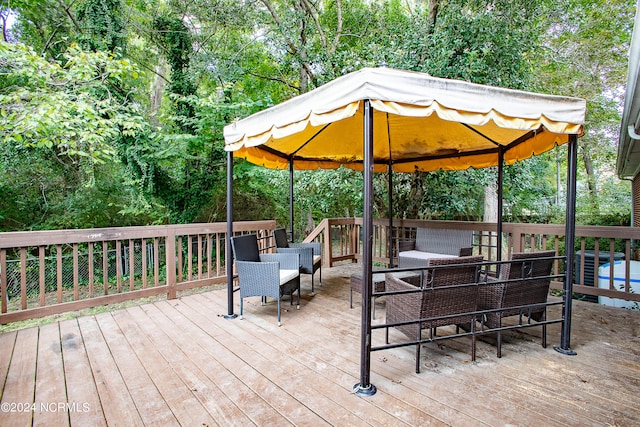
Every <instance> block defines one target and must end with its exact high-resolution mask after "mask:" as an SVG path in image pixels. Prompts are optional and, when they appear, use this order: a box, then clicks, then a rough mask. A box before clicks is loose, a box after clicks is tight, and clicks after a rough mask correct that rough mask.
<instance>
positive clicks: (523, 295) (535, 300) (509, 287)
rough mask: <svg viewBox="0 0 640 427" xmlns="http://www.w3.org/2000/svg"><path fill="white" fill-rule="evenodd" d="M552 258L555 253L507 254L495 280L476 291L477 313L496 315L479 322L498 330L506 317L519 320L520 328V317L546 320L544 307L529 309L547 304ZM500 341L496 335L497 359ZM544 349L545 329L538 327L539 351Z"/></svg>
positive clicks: (490, 280) (499, 353) (537, 320)
mask: <svg viewBox="0 0 640 427" xmlns="http://www.w3.org/2000/svg"><path fill="white" fill-rule="evenodd" d="M555 256H556V253H555V251H540V252H515V253H513V254H511V259H510V262H507V263H504V264H502V265H501V267H500V274H499V275H498V278H492V277H487V280H486V282H487V283H481V284H480V285H479V287H478V310H498V309H500V311H494V312H490V313H486V314H485V315H484V316H483V320H482V321H483V323H484V325H485V326H487V327H489V328H501V327H502V319H503V318H504V317H509V316H519V320H518V321H519V322H520V324H523V323H522V322H523V317H526V318H527V319H528V322H530V321H531V320H535V321H536V322H539V321H543V320H546V315H547V308H546V306H537V307H535V306H534V307H531V305H532V304H543V303H546V302H547V295H548V294H549V284H550V282H551V276H550V275H551V267H552V266H553V261H554V257H555ZM527 306H529V307H527ZM509 307H518V308H511V309H509ZM501 338H502V337H501V333H500V331H497V342H496V345H497V356H498V357H502V340H501ZM546 346H547V325H546V324H542V347H546Z"/></svg>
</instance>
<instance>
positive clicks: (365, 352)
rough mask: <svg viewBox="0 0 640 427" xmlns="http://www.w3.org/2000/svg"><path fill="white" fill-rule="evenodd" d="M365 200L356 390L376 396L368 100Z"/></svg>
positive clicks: (367, 104)
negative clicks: (358, 361)
mask: <svg viewBox="0 0 640 427" xmlns="http://www.w3.org/2000/svg"><path fill="white" fill-rule="evenodd" d="M363 146H364V148H363V149H364V169H363V172H364V200H363V216H364V219H363V224H362V226H363V239H364V242H363V245H362V326H361V332H360V382H359V383H357V384H354V386H353V392H354V393H355V394H358V395H360V396H373V395H374V394H376V391H377V389H376V386H374V385H373V384H371V382H370V373H371V295H372V274H373V207H372V202H373V108H372V107H371V101H370V100H368V99H365V100H364V141H363Z"/></svg>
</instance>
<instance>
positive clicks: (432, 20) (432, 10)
mask: <svg viewBox="0 0 640 427" xmlns="http://www.w3.org/2000/svg"><path fill="white" fill-rule="evenodd" d="M439 6H440V0H429V6H428V7H429V18H428V19H429V21H428V22H429V27H428V28H427V32H428V33H429V34H433V30H434V28H435V26H436V20H437V18H438V7H439Z"/></svg>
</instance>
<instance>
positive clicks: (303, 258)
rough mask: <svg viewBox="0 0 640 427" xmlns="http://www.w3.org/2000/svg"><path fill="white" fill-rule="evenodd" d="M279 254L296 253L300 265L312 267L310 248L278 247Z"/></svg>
mask: <svg viewBox="0 0 640 427" xmlns="http://www.w3.org/2000/svg"><path fill="white" fill-rule="evenodd" d="M277 250H278V253H279V254H297V255H298V256H300V266H301V267H304V268H312V267H313V249H312V248H278V249H277Z"/></svg>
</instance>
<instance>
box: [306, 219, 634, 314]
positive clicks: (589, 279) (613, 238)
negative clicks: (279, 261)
mask: <svg viewBox="0 0 640 427" xmlns="http://www.w3.org/2000/svg"><path fill="white" fill-rule="evenodd" d="M417 227H437V228H453V229H466V230H469V229H470V230H473V231H474V236H475V237H474V253H477V254H483V255H484V256H485V259H486V260H487V261H496V254H497V251H496V248H497V244H498V239H497V237H496V230H497V227H496V224H495V223H484V222H463V221H423V220H394V223H393V229H392V230H391V232H390V229H389V220H388V219H377V220H374V232H373V260H374V262H375V263H377V264H379V265H380V266H388V265H389V262H390V257H389V248H390V246H391V247H394V248H395V244H394V245H389V239H392V241H393V242H395V241H397V239H400V238H411V237H415V231H416V228H417ZM361 229H362V218H331V219H325V220H323V221H322V222H321V223H320V224H319V225H318V227H317V228H316V229H315V230H314V231H313V233H311V234H310V235H309V236H307V238H306V239H305V241H322V242H323V247H324V251H323V262H324V265H325V266H332V265H334V264H335V263H336V262H339V261H345V260H350V261H353V262H358V261H359V260H360V259H361V253H362V247H361V243H362V242H361ZM564 234H565V227H564V225H552V224H515V223H504V224H503V239H502V241H501V244H502V254H503V259H504V260H506V259H508V256H509V254H510V253H511V252H523V251H531V250H543V249H554V250H555V251H556V254H557V255H560V256H564V255H565V253H564ZM634 241H637V242H640V228H638V227H602V226H578V227H576V246H575V247H576V250H577V254H576V256H575V266H574V270H575V274H574V277H575V279H576V280H575V281H574V287H573V289H574V292H576V293H579V294H583V295H588V296H589V297H586V298H587V299H591V300H593V301H594V300H596V299H597V297H598V296H602V297H609V298H617V299H622V300H627V301H635V302H640V293H634V292H633V288H632V284H633V282H634V277H633V276H632V272H631V262H630V261H635V260H636V259H637V257H636V251H635V248H634ZM396 256H397V254H396V253H395V250H394V252H393V253H392V261H393V263H394V264H395V263H396ZM609 260H611V261H616V260H619V261H620V262H623V263H624V270H625V273H624V274H623V277H624V279H623V280H614V278H618V277H619V275H618V273H615V274H614V262H609ZM604 264H608V265H609V269H608V272H609V274H608V275H607V277H609V284H608V287H607V288H600V287H598V271H599V267H601V266H602V265H604ZM563 272H564V265H562V263H558V262H557V263H556V265H555V267H554V271H553V274H554V275H557V274H562V273H563ZM638 280H640V277H639V278H637V279H635V281H636V282H637V281H638ZM552 288H555V289H562V282H559V281H555V282H552Z"/></svg>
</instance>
